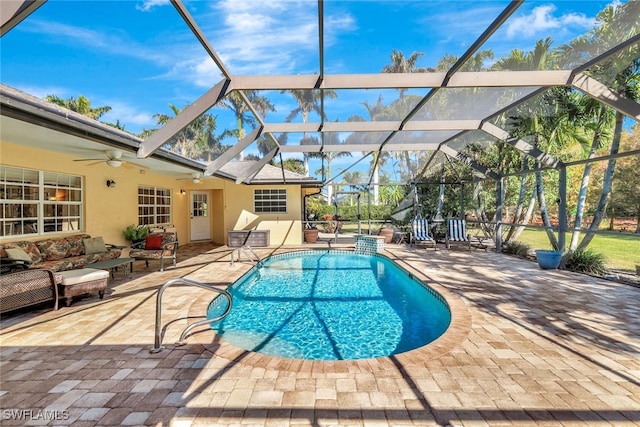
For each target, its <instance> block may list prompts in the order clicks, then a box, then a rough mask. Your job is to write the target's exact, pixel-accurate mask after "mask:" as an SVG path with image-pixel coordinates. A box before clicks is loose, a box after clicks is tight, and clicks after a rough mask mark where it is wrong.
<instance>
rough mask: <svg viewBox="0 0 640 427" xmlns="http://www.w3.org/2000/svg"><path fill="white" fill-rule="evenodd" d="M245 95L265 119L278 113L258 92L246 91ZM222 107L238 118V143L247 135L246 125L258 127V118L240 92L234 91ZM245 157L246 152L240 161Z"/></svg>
mask: <svg viewBox="0 0 640 427" xmlns="http://www.w3.org/2000/svg"><path fill="white" fill-rule="evenodd" d="M244 94H245V95H246V97H247V99H248V100H249V102H251V105H253V107H254V108H255V109H256V111H257V112H258V113H259V114H260V115H262V116H263V117H265V116H266V115H267V112H269V111H276V108H275V107H274V106H273V104H271V102H269V100H268V99H267V98H265V97H264V96H261V95H259V94H258V91H257V90H245V91H244ZM222 106H223V107H224V108H227V109H229V110H231V111H233V114H234V115H235V117H236V125H237V130H236V136H237V138H238V142H239V141H241V140H242V138H244V137H245V135H246V132H245V130H244V127H245V125H251V126H253V127H255V126H257V122H256V118H255V117H254V116H253V114H252V113H251V110H249V107H248V106H247V105H246V104H245V102H244V99H242V96H241V95H240V92H238V91H232V92H231V93H230V94H229V95H227V96H226V97H225V99H224V100H223V101H222ZM267 152H268V151H267ZM243 157H244V152H240V160H242V159H243Z"/></svg>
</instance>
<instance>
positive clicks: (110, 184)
mask: <svg viewBox="0 0 640 427" xmlns="http://www.w3.org/2000/svg"><path fill="white" fill-rule="evenodd" d="M107 187H109V188H116V182H115V181H114V180H112V179H108V180H107Z"/></svg>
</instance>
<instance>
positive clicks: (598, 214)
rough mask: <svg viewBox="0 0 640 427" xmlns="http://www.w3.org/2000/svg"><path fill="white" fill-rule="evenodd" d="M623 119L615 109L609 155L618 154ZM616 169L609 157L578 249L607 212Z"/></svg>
mask: <svg viewBox="0 0 640 427" xmlns="http://www.w3.org/2000/svg"><path fill="white" fill-rule="evenodd" d="M623 120H624V116H623V115H622V113H620V112H618V111H616V125H615V129H614V131H613V141H612V142H611V155H616V154H618V151H619V150H620V137H621V136H622V122H623ZM615 169H616V159H615V158H612V159H609V162H608V164H607V170H606V171H605V174H604V182H603V183H602V190H601V191H600V200H599V201H598V206H597V207H596V211H595V214H594V215H593V221H591V225H589V229H588V230H587V232H586V234H585V236H584V239H582V242H580V245H579V246H578V249H584V248H586V247H587V246H588V245H589V243H591V240H593V237H594V236H595V234H593V233H594V231H596V230H598V227H599V226H600V222H601V221H602V218H604V215H605V213H606V212H607V206H608V205H609V199H610V198H609V196H610V194H611V186H612V184H613V175H614V172H615Z"/></svg>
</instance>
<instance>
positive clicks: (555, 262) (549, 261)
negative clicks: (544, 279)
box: [536, 249, 562, 270]
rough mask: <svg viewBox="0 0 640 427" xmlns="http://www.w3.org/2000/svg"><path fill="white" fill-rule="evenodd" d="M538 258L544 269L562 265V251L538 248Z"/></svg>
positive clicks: (552, 268)
mask: <svg viewBox="0 0 640 427" xmlns="http://www.w3.org/2000/svg"><path fill="white" fill-rule="evenodd" d="M536 260H537V261H538V265H539V266H540V268H541V269H543V270H554V269H556V268H558V266H560V261H562V252H560V251H552V250H546V249H536Z"/></svg>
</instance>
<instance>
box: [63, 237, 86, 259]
mask: <svg viewBox="0 0 640 427" xmlns="http://www.w3.org/2000/svg"><path fill="white" fill-rule="evenodd" d="M90 237H91V236H89V235H88V234H76V235H75V236H69V237H67V238H66V239H67V242H69V251H68V252H67V256H68V257H70V256H80V255H84V254H85V252H84V243H83V242H84V239H89V238H90Z"/></svg>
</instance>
